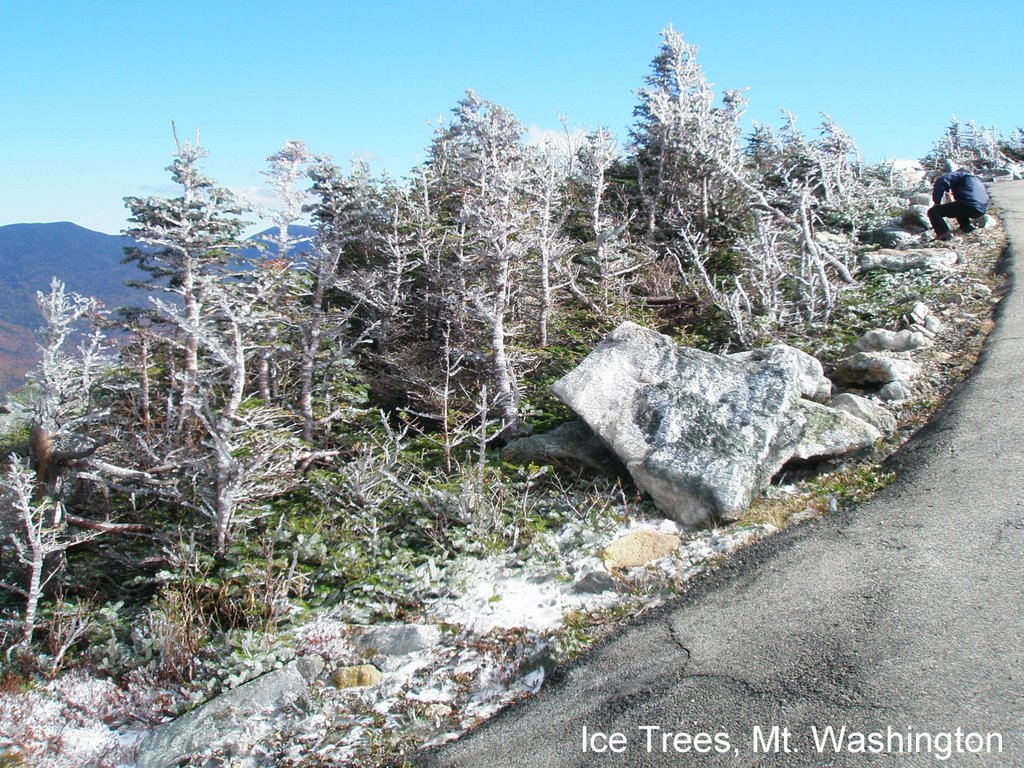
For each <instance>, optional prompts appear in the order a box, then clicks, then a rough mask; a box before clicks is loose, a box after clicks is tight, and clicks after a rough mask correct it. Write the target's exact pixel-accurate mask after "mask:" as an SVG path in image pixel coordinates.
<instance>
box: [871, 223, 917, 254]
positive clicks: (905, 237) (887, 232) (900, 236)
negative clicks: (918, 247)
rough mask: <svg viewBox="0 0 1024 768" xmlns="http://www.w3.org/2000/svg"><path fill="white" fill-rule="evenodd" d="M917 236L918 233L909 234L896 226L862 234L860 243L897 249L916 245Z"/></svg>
mask: <svg viewBox="0 0 1024 768" xmlns="http://www.w3.org/2000/svg"><path fill="white" fill-rule="evenodd" d="M919 234H920V233H919V232H910V231H908V230H906V229H904V228H903V227H902V226H901V225H898V224H897V225H890V226H886V227H879V228H878V229H872V230H871V231H869V232H864V233H862V234H861V241H862V242H865V243H873V244H875V245H881V246H882V247H883V248H899V247H900V246H906V245H912V244H914V243H916V242H917V239H918V235H919Z"/></svg>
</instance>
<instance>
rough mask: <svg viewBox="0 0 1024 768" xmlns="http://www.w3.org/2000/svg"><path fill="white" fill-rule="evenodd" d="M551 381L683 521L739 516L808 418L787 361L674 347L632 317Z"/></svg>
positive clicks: (662, 503) (638, 481)
mask: <svg viewBox="0 0 1024 768" xmlns="http://www.w3.org/2000/svg"><path fill="white" fill-rule="evenodd" d="M552 391H553V392H554V393H555V395H556V396H557V397H558V398H559V399H561V400H562V401H563V402H564V403H565V404H566V405H568V406H569V407H570V408H572V409H573V410H574V411H575V412H576V413H577V414H579V416H580V417H581V418H582V419H583V420H584V421H585V422H586V423H587V425H588V426H589V427H590V428H591V429H592V430H593V431H594V432H596V433H597V434H598V435H599V436H600V437H601V439H602V440H603V441H604V443H605V444H606V445H607V446H608V447H609V448H611V449H612V450H613V451H614V452H615V454H616V455H617V456H618V457H619V458H620V459H621V460H622V462H623V464H625V465H626V468H627V470H628V471H629V473H630V475H632V477H633V480H634V482H635V483H636V485H637V487H638V488H640V489H641V490H643V491H646V492H647V493H649V494H650V495H651V498H652V499H653V500H654V502H655V504H657V506H658V507H659V508H660V509H661V510H662V511H663V512H664V513H665V514H667V515H669V516H670V517H672V518H674V519H675V520H677V521H678V522H680V523H683V524H685V525H694V524H699V523H704V522H707V521H708V520H710V519H719V520H733V519H736V518H737V517H739V515H741V514H742V513H743V511H744V510H745V509H746V508H747V507H748V506H749V504H750V502H751V501H752V500H753V498H754V497H755V496H756V495H757V494H758V493H759V492H760V491H761V490H762V489H763V488H764V487H765V485H767V484H768V483H769V482H770V480H771V478H772V476H773V475H774V474H775V473H776V472H777V471H778V470H779V469H780V468H781V467H782V465H783V464H784V463H785V462H786V461H787V460H788V459H789V457H790V456H791V455H792V453H793V450H794V448H795V447H796V445H797V444H798V442H799V440H800V435H801V432H802V430H803V426H804V417H803V412H802V411H801V410H800V407H799V405H798V404H799V401H800V392H801V386H800V382H799V380H798V377H797V376H796V375H794V371H793V368H792V366H790V365H787V364H785V363H783V362H780V361H778V360H772V359H769V360H761V361H754V362H745V361H741V360H730V359H729V358H726V357H721V356H719V355H714V354H710V353H708V352H702V351H700V350H696V349H689V348H684V347H679V346H677V345H676V344H675V343H674V342H673V341H672V340H671V339H669V338H668V337H667V336H663V335H662V334H660V333H657V332H656V331H653V330H650V329H647V328H643V327H641V326H639V325H636V324H635V323H629V322H627V323H623V324H622V325H620V326H619V327H618V328H616V329H615V330H614V331H612V332H611V333H610V334H608V336H606V337H605V338H604V339H603V340H602V341H601V343H600V344H599V345H598V346H597V347H596V348H595V349H594V351H593V352H591V353H590V355H589V356H588V357H587V358H586V359H585V360H584V361H583V362H582V363H581V364H580V365H579V366H578V367H577V368H575V369H574V370H573V371H571V372H569V373H568V374H567V375H565V376H564V377H563V378H561V379H559V380H558V381H557V382H555V384H554V385H553V386H552Z"/></svg>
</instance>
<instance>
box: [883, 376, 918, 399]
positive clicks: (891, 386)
mask: <svg viewBox="0 0 1024 768" xmlns="http://www.w3.org/2000/svg"><path fill="white" fill-rule="evenodd" d="M878 396H879V397H880V398H882V399H883V400H885V401H886V402H887V403H901V402H903V401H904V400H910V399H911V398H912V397H913V396H914V390H913V389H911V388H910V385H909V384H908V383H907V382H905V381H890V382H889V383H888V384H886V385H885V386H884V387H882V388H881V389H880V390H878Z"/></svg>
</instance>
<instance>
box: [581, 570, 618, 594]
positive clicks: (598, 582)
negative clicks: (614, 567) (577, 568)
mask: <svg viewBox="0 0 1024 768" xmlns="http://www.w3.org/2000/svg"><path fill="white" fill-rule="evenodd" d="M617 589H618V582H617V581H615V577H614V576H612V575H611V574H610V573H606V572H604V571H591V572H590V573H588V574H587V575H586V576H584V577H583V578H581V579H579V580H578V581H577V582H576V583H575V584H573V585H572V591H573V592H574V593H576V594H577V595H600V594H601V593H602V592H614V591H616V590H617Z"/></svg>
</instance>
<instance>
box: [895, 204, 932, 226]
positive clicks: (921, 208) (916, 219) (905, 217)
mask: <svg viewBox="0 0 1024 768" xmlns="http://www.w3.org/2000/svg"><path fill="white" fill-rule="evenodd" d="M900 223H902V224H905V225H908V226H912V227H921V228H922V229H930V228H931V226H932V223H931V222H930V221H929V220H928V206H927V205H911V206H910V207H909V208H907V209H906V210H905V211H903V214H902V215H901V216H900Z"/></svg>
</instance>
